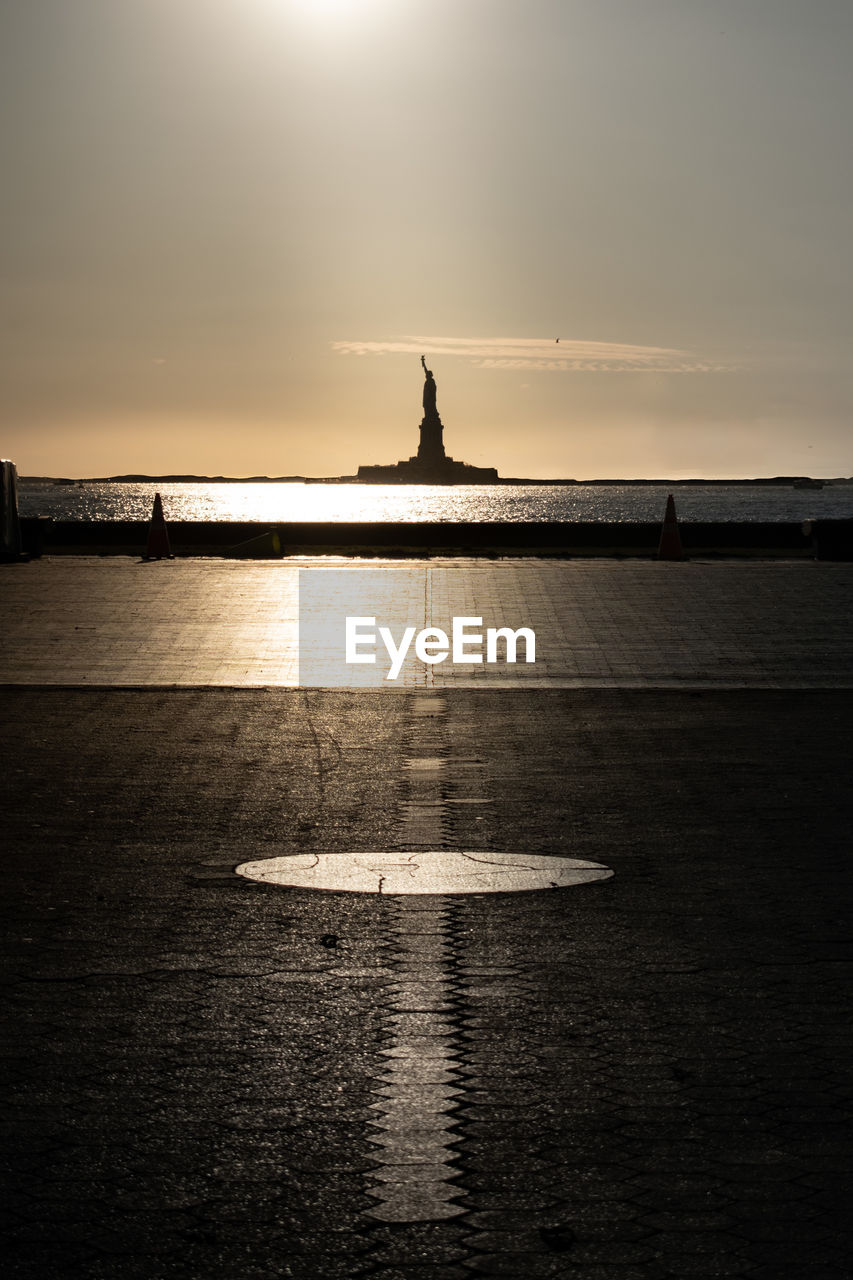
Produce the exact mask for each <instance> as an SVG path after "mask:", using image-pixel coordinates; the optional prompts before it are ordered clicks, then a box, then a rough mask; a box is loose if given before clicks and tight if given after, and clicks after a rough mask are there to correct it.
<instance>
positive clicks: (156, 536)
mask: <svg viewBox="0 0 853 1280" xmlns="http://www.w3.org/2000/svg"><path fill="white" fill-rule="evenodd" d="M142 558H143V560H163V559H168V560H172V559H174V557H173V555H172V548H171V547H170V546H169V530H168V529H167V528H166V519H165V517H164V515H163V502H162V499H161V497H160V495H159V493H155V494H154V510H153V511H152V512H151V523H150V524H149V526H148V545H147V547H146V548H145V555H144V556H143V557H142Z"/></svg>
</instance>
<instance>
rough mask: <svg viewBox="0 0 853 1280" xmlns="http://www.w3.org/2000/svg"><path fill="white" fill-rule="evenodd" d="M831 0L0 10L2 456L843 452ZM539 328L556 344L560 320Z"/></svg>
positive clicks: (605, 463)
mask: <svg viewBox="0 0 853 1280" xmlns="http://www.w3.org/2000/svg"><path fill="white" fill-rule="evenodd" d="M852 56H853V4H851V3H850V0H0V173H2V182H3V194H2V197H0V200H1V201H2V203H0V208H2V226H0V232H2V234H1V235H0V261H2V281H0V295H1V296H2V304H0V305H1V306H2V350H0V372H2V428H3V430H2V436H0V453H2V454H3V455H4V456H7V457H11V458H12V459H14V460H15V461H16V462H17V464H18V469H19V471H20V472H22V473H23V474H34V473H39V474H53V475H104V474H115V473H118V472H126V471H144V472H175V471H177V472H183V471H192V472H199V473H205V474H214V473H219V472H222V473H226V474H233V475H252V474H270V475H276V474H291V473H303V474H313V475H337V474H347V473H352V472H353V471H354V470H355V468H356V467H357V466H358V464H359V463H360V462H366V463H371V462H393V461H396V460H397V459H399V458H404V457H408V456H409V454H411V453H413V452H414V451H415V448H416V446H417V435H418V431H417V428H418V423H419V420H420V416H421V404H420V397H421V387H422V372H421V368H420V363H419V357H420V354H421V353H422V352H424V353H425V354H426V355H427V362H428V364H429V366H430V367H431V368H432V369H433V370H434V372H435V376H436V381H437V384H438V407H439V411H440V412H441V415H442V418H443V420H444V424H445V444H446V446H447V449H448V452H449V453H451V454H453V455H454V456H455V457H457V458H461V459H463V460H464V461H467V462H474V463H479V464H481V465H494V466H497V467H498V468H499V470H500V471H501V472H502V473H503V474H507V475H528V476H543V477H544V476H575V477H579V478H583V477H591V476H632V475H633V476H644V475H645V476H673V477H677V476H689V475H705V476H714V475H730V476H743V475H773V474H778V473H811V474H814V475H830V476H831V475H850V474H851V473H853V449H851V442H853V430H852V429H851V424H853V415H851V409H852V408H853V377H851V360H850V351H851V339H853V308H851V298H853V288H851V274H853V273H851V263H852V262H853V253H851V226H853V169H852V168H851V162H850V136H851V129H853V76H851V75H850V65H851V57H852ZM558 337H559V339H560V341H559V343H557V342H556V339H557V338H558Z"/></svg>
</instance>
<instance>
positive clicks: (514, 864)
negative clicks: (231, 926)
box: [237, 849, 613, 893]
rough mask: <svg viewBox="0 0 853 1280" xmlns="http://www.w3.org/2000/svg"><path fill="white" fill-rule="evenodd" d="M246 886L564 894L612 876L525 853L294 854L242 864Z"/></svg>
mask: <svg viewBox="0 0 853 1280" xmlns="http://www.w3.org/2000/svg"><path fill="white" fill-rule="evenodd" d="M237 874H238V875H240V876H245V877H246V879H247V880H261V881H264V882H265V883H266V884H280V885H288V886H291V887H294V888H301V889H333V890H334V889H337V890H343V891H345V892H347V893H515V892H520V891H523V890H526V889H563V888H567V887H568V886H570V885H575V884H587V883H588V882H589V881H592V880H606V879H608V877H610V876H612V875H613V872H612V871H611V870H610V869H609V867H604V866H602V865H601V863H599V862H580V861H578V860H577V859H575V858H557V857H544V856H541V855H538V854H524V853H483V852H478V853H470V852H469V853H462V852H460V851H458V850H455V849H436V850H432V849H431V850H429V851H427V852H424V853H316V854H315V853H310V854H309V853H295V854H289V855H287V856H285V857H283V858H264V859H263V860H262V861H260V862H243V863H241V864H240V866H239V867H237Z"/></svg>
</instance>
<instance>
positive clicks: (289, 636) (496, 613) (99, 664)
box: [0, 556, 853, 688]
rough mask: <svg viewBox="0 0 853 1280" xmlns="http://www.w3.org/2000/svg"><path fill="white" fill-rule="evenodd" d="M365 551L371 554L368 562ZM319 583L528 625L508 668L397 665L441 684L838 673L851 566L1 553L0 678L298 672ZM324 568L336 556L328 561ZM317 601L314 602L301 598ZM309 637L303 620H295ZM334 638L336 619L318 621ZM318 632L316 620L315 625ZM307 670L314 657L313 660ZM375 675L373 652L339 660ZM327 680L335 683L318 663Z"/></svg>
mask: <svg viewBox="0 0 853 1280" xmlns="http://www.w3.org/2000/svg"><path fill="white" fill-rule="evenodd" d="M377 566H381V572H379V573H377ZM312 568H313V569H314V570H315V571H322V577H320V575H319V573H318V572H315V574H314V575H313V577H314V581H315V582H316V581H317V580H318V578H319V580H320V581H325V580H326V579H328V580H329V582H330V583H331V584H332V585H331V586H330V594H329V601H328V604H329V606H331V604H332V602H333V601H334V599H335V593H334V587H335V586H336V585H337V584H338V583H339V582H340V581H341V578H342V576H343V577H344V578H352V579H353V580H356V578H357V577H358V578H359V579H360V578H361V577H364V576H366V578H367V579H370V580H372V581H374V582H375V581H376V579H377V577H379V578H381V577H382V576H383V574H384V576H386V577H387V578H388V580H389V582H391V583H393V586H392V587H391V588H389V590H388V591H387V593H386V595H385V600H386V602H387V603H388V605H389V607H392V606H393V605H394V602H395V600H396V601H397V602H398V605H399V607H400V610H401V617H405V616H406V612H405V611H406V610H407V609H410V608H411V606H412V601H413V600H414V602H415V603H416V604H417V606H418V609H419V625H420V626H427V625H429V624H430V622H433V621H434V620H435V619H436V618H440V619H441V620H442V624H443V625H446V624H447V622H448V621H449V619H450V618H452V617H453V616H454V615H460V616H464V615H473V616H482V617H483V619H484V622H483V626H484V627H488V626H490V625H495V626H498V625H511V626H513V627H516V626H520V625H528V626H530V627H532V628H533V629H534V630H535V632H536V637H537V660H536V663H535V664H532V665H528V664H526V663H523V662H518V663H517V664H516V665H515V666H514V667H513V668H512V669H511V670H509V669H507V668H503V669H501V670H500V671H496V669H495V668H494V667H489V666H486V665H485V664H484V665H483V666H481V667H472V666H466V667H460V666H453V665H452V664H450V663H447V662H445V663H443V664H441V665H437V666H432V667H425V666H424V665H423V664H421V663H413V664H408V665H407V666H406V668H405V669H404V672H403V674H402V675H401V677H400V681H399V683H401V684H406V685H424V686H426V685H430V686H435V687H443V686H445V685H447V686H450V687H454V688H458V687H467V686H468V685H472V684H473V685H477V686H478V687H479V686H482V685H485V684H488V683H489V682H490V681H491V682H495V683H499V684H500V685H501V686H504V685H506V684H507V683H510V682H511V681H515V682H518V683H519V684H521V685H522V686H523V687H526V688H532V687H535V686H537V685H542V686H545V687H549V688H558V687H569V688H575V687H601V688H608V687H620V688H624V687H630V686H632V685H635V686H637V687H640V688H644V687H649V686H650V685H657V686H659V687H667V686H673V687H684V686H686V685H690V686H692V687H697V688H698V687H702V686H703V685H709V686H712V687H715V688H720V687H733V688H759V687H761V688H784V687H786V686H787V687H793V688H834V687H839V686H845V687H850V686H851V685H853V634H851V631H853V629H851V626H850V619H851V617H853V566H851V565H849V564H834V563H824V562H812V561H787V562H786V561H770V562H756V561H723V562H710V563H703V562H695V561H690V562H684V563H676V564H667V563H659V562H657V561H653V560H649V561H644V560H630V561H618V560H612V561H607V560H596V561H589V560H579V561H536V560H526V561H520V560H515V561H513V560H504V561H496V562H491V561H479V560H476V561H474V560H454V561H441V560H434V561H416V562H389V563H387V564H384V565H382V564H381V562H376V561H370V562H360V563H359V562H345V561H335V560H334V559H333V558H329V559H327V560H317V559H315V560H311V559H300V560H297V561H267V562H263V561H260V562H257V563H248V564H247V563H243V562H231V561H227V560H178V561H174V562H173V561H157V562H153V563H151V562H148V563H146V562H139V561H134V560H131V559H129V558H126V557H120V556H111V557H110V556H108V557H103V558H100V559H97V558H86V557H56V558H46V559H44V560H41V561H36V562H34V563H32V564H29V565H21V566H6V567H5V568H4V570H3V589H2V594H0V624H2V634H3V637H4V642H3V644H2V646H0V683H5V684H40V685H54V684H58V685H106V686H115V685H172V684H174V685H197V684H203V685H227V686H244V685H245V686H270V685H295V684H297V683H301V684H309V685H313V684H317V683H328V681H324V680H321V681H319V682H318V681H317V680H315V679H312V678H311V677H312V674H313V669H314V668H315V667H316V666H317V663H316V661H315V657H316V655H314V654H312V655H310V657H311V661H309V662H306V667H307V674H306V673H303V678H302V679H300V670H299V655H298V653H297V640H298V617H299V575H300V572H302V573H303V574H304V573H305V571H306V570H309V569H312ZM335 569H337V570H338V572H330V570H335ZM319 603H320V607H321V609H322V608H323V607H324V605H325V603H326V602H325V601H323V599H322V597H320V600H319ZM312 638H313V639H315V640H316V634H315V635H314V636H313V637H312ZM334 640H335V644H336V652H337V651H338V650H337V645H338V644H339V637H338V636H337V635H336V636H335V637H334ZM324 643H327V644H329V645H331V643H332V638H331V637H329V638H328V639H327V640H325V641H324ZM320 669H321V670H322V664H321V668H320ZM345 674H346V676H347V682H348V683H356V682H360V681H361V680H362V679H366V680H367V682H368V683H373V684H381V683H383V679H384V668H383V669H382V670H380V668H379V665H378V664H377V666H376V667H375V668H374V667H359V668H350V670H349V671H348V672H346V673H345ZM331 683H333V684H334V683H339V679H333V680H332V681H331Z"/></svg>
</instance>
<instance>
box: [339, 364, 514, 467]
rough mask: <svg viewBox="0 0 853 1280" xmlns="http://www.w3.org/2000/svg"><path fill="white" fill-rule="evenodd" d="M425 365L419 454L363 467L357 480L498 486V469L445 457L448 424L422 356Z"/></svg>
mask: <svg viewBox="0 0 853 1280" xmlns="http://www.w3.org/2000/svg"><path fill="white" fill-rule="evenodd" d="M421 364H422V365H423V369H424V374H425V375H426V380H425V382H424V396H423V406H424V416H423V418H422V419H421V437H420V442H419V444H418V451H417V453H416V454H415V455H414V456H413V457H411V458H408V459H406V460H404V461H402V462H394V463H390V464H389V465H388V466H361V467H359V469H358V477H357V478H358V479H359V480H364V481H367V482H368V483H371V484H395V483H396V484H494V483H495V482H496V481H497V480H498V479H499V477H498V473H497V469H496V468H495V467H475V466H472V465H471V464H470V463H468V462H457V461H456V460H455V459H454V458H450V457H448V455H447V454H446V453H445V451H444V424H443V423H442V421H441V418H440V417H439V414H438V409H437V408H436V396H435V378H434V376H433V372H432V370H431V369H428V368H427V365H426V359H425V358H424V356H421Z"/></svg>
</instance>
